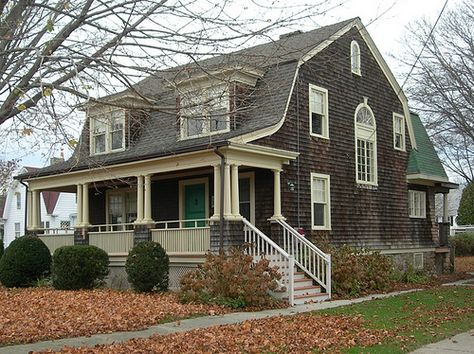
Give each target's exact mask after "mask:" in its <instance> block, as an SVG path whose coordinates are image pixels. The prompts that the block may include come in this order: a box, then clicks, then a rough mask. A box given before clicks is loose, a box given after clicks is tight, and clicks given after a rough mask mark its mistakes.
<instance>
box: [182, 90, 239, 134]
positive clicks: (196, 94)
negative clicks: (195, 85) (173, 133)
mask: <svg viewBox="0 0 474 354" xmlns="http://www.w3.org/2000/svg"><path fill="white" fill-rule="evenodd" d="M179 114H180V119H181V138H182V139H187V138H194V137H199V136H205V135H212V134H218V133H224V132H227V131H229V130H230V123H229V92H228V87H227V86H226V85H219V86H214V87H208V88H203V89H201V90H197V91H186V92H184V93H182V94H181V95H180V110H179Z"/></svg>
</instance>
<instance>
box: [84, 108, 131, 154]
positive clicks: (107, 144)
mask: <svg viewBox="0 0 474 354" xmlns="http://www.w3.org/2000/svg"><path fill="white" fill-rule="evenodd" d="M116 111H120V112H121V113H122V119H123V130H122V147H121V148H120V149H114V150H112V139H111V134H112V126H111V125H110V124H106V125H105V151H103V152H95V139H94V137H95V135H94V124H95V122H96V117H99V116H101V115H111V114H112V113H113V112H116ZM88 118H89V126H90V129H89V150H90V151H89V155H90V156H93V155H94V156H95V155H104V154H110V153H114V152H119V151H124V150H125V146H126V144H125V131H126V127H125V110H123V109H112V110H102V111H99V112H96V113H94V114H93V115H89V116H88Z"/></svg>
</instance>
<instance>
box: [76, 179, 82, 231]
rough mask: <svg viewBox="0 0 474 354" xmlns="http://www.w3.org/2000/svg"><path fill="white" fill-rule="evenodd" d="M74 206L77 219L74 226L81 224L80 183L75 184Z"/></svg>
mask: <svg viewBox="0 0 474 354" xmlns="http://www.w3.org/2000/svg"><path fill="white" fill-rule="evenodd" d="M76 208H77V221H76V227H81V226H82V223H83V222H82V184H78V185H77V189H76Z"/></svg>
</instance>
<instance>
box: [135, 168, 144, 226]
mask: <svg viewBox="0 0 474 354" xmlns="http://www.w3.org/2000/svg"><path fill="white" fill-rule="evenodd" d="M135 222H136V223H137V224H138V223H141V222H143V176H137V220H135Z"/></svg>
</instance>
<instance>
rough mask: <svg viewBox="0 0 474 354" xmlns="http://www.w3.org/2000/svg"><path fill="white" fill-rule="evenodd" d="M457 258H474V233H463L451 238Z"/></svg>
mask: <svg viewBox="0 0 474 354" xmlns="http://www.w3.org/2000/svg"><path fill="white" fill-rule="evenodd" d="M450 242H451V244H453V245H454V253H455V254H456V256H474V233H467V232H466V233H462V234H459V235H456V236H453V237H451V239H450Z"/></svg>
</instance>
